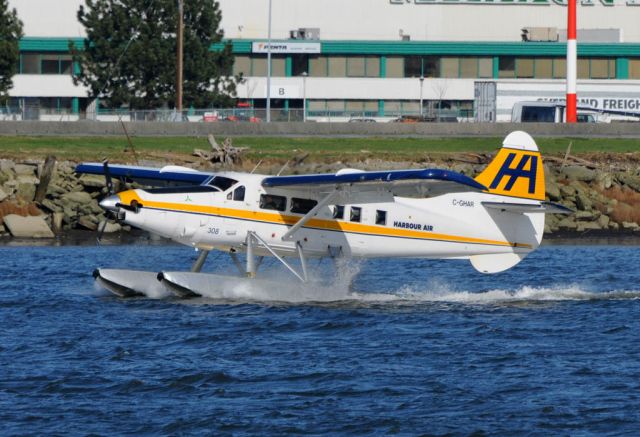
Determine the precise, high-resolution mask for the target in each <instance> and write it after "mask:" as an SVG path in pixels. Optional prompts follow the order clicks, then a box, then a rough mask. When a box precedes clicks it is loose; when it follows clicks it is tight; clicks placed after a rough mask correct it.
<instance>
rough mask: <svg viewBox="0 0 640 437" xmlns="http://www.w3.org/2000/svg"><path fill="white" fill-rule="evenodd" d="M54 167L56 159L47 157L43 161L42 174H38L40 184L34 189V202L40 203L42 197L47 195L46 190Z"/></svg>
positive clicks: (51, 156) (50, 156)
mask: <svg viewBox="0 0 640 437" xmlns="http://www.w3.org/2000/svg"><path fill="white" fill-rule="evenodd" d="M55 166H56V157H55V156H53V155H49V156H47V159H46V160H45V161H44V165H43V166H42V173H41V174H40V183H39V184H38V187H37V188H36V197H35V201H36V202H38V203H40V202H42V201H43V200H44V197H45V196H46V195H47V188H48V187H49V182H51V176H52V175H53V170H54V168H55Z"/></svg>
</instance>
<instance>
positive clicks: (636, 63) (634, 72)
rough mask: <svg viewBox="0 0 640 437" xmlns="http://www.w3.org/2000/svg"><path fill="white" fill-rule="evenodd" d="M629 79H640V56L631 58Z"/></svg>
mask: <svg viewBox="0 0 640 437" xmlns="http://www.w3.org/2000/svg"><path fill="white" fill-rule="evenodd" d="M629 79H640V58H637V59H629Z"/></svg>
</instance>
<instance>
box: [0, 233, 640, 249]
mask: <svg viewBox="0 0 640 437" xmlns="http://www.w3.org/2000/svg"><path fill="white" fill-rule="evenodd" d="M133 245H140V246H180V244H179V243H176V242H173V241H171V240H168V239H166V238H162V237H156V236H152V235H151V234H149V233H148V232H146V231H141V230H139V229H132V230H131V231H128V232H117V233H113V234H104V235H103V237H102V240H101V242H100V243H98V241H97V232H95V231H88V230H80V229H72V230H67V231H64V232H61V233H59V234H57V235H56V236H55V237H54V238H14V237H10V236H3V237H0V248H5V247H73V246H87V247H91V246H133ZM607 245H608V246H640V232H638V231H611V230H587V231H584V232H554V233H553V234H545V235H544V237H543V239H542V243H541V244H540V246H541V247H542V246H607ZM185 247H186V246H185Z"/></svg>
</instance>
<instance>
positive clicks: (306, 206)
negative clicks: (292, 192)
mask: <svg viewBox="0 0 640 437" xmlns="http://www.w3.org/2000/svg"><path fill="white" fill-rule="evenodd" d="M317 204H318V201H317V200H313V199H300V198H297V197H292V198H291V212H295V213H296V214H306V213H308V212H309V211H311V210H312V209H313V208H314V207H315V206H316V205H317Z"/></svg>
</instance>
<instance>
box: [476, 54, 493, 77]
mask: <svg viewBox="0 0 640 437" xmlns="http://www.w3.org/2000/svg"><path fill="white" fill-rule="evenodd" d="M478 77H481V78H492V77H493V58H478Z"/></svg>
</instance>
